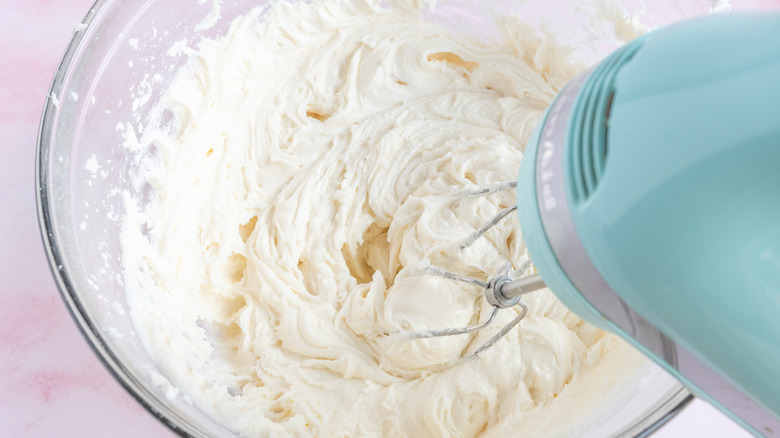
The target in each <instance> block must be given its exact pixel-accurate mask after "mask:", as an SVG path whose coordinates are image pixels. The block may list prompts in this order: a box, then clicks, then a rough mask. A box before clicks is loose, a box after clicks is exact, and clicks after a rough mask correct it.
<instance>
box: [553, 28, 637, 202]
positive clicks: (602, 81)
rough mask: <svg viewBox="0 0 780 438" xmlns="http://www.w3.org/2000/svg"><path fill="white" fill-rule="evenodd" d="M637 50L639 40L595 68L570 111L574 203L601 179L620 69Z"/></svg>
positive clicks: (570, 168) (570, 159)
mask: <svg viewBox="0 0 780 438" xmlns="http://www.w3.org/2000/svg"><path fill="white" fill-rule="evenodd" d="M640 47H641V43H640V41H636V42H635V43H630V44H627V45H625V46H623V47H622V48H620V49H618V50H617V51H616V52H614V53H613V54H612V55H610V56H609V57H608V58H607V59H605V60H604V61H602V63H601V64H600V65H599V66H598V67H596V69H595V70H594V71H593V73H591V75H590V77H589V78H588V79H587V80H586V82H585V84H584V85H583V87H582V89H581V90H580V95H579V98H578V99H577V103H576V104H575V107H574V108H573V118H572V122H573V123H574V125H573V128H574V129H572V130H570V132H571V141H572V142H573V144H572V145H571V146H572V147H571V149H570V150H571V154H570V157H569V171H570V173H569V174H570V175H571V180H570V181H569V184H568V186H569V190H570V193H571V194H572V198H573V199H574V200H575V202H578V203H581V202H585V201H587V200H588V198H590V196H591V195H592V194H593V193H594V192H595V191H596V189H597V187H598V185H599V182H600V181H601V179H602V177H603V176H604V171H605V169H606V166H607V159H608V157H609V116H610V111H611V109H612V103H613V100H614V99H615V80H616V77H617V74H618V72H619V71H620V68H621V67H622V66H623V65H624V64H625V63H626V62H628V61H629V60H630V59H631V58H632V57H633V56H634V54H635V53H636V51H637V50H638V49H639V48H640Z"/></svg>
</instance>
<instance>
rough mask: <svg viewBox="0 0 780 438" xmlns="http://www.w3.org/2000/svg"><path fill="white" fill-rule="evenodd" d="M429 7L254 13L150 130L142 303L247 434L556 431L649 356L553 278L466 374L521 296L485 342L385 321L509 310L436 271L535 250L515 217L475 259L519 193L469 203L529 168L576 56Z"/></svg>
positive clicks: (168, 348)
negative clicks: (432, 14)
mask: <svg viewBox="0 0 780 438" xmlns="http://www.w3.org/2000/svg"><path fill="white" fill-rule="evenodd" d="M403 3H414V2H403ZM413 6H414V5H407V7H405V8H393V9H387V8H384V7H380V6H378V5H376V4H374V3H373V2H368V1H365V0H363V1H360V0H355V1H342V2H333V1H315V2H314V4H313V5H306V4H303V3H296V4H286V3H278V4H276V5H275V6H273V7H272V8H270V9H269V10H267V11H265V13H263V14H262V18H259V15H260V14H261V10H260V9H256V10H254V11H253V12H251V13H249V14H248V15H246V16H244V17H242V18H240V19H237V20H236V21H235V22H234V23H233V25H232V26H231V28H230V31H229V33H228V34H227V35H226V36H224V37H222V38H220V39H217V40H207V41H203V42H201V43H200V44H199V45H198V47H197V49H195V50H193V53H192V58H191V62H190V63H189V64H188V66H187V68H186V69H185V70H183V71H182V72H180V73H179V75H178V76H177V78H176V79H175V80H174V82H173V83H172V85H171V87H170V90H168V92H167V94H166V95H165V97H164V100H163V101H162V102H161V106H160V109H161V110H162V114H163V116H161V120H171V119H172V120H173V122H167V123H168V124H167V125H165V127H164V129H157V130H155V129H153V128H151V127H150V126H152V125H153V124H150V125H147V128H146V129H145V132H144V136H145V139H146V140H147V141H149V140H151V141H152V142H153V143H154V144H155V147H156V148H157V151H158V153H159V157H160V165H159V166H158V167H156V168H154V169H153V170H152V172H151V173H150V174H149V175H148V179H149V181H150V182H151V184H152V185H153V187H154V189H155V191H156V193H157V200H156V201H155V202H154V203H153V204H152V205H151V206H149V207H148V208H147V209H146V210H145V211H144V212H143V213H142V212H137V211H135V210H134V208H133V203H132V202H128V204H127V205H128V210H129V211H128V216H127V224H128V227H127V232H126V234H125V236H124V241H123V246H124V251H125V254H124V255H125V259H126V260H129V261H130V262H128V275H127V283H128V294H129V304H130V306H131V311H132V315H133V318H134V320H135V321H136V325H137V327H138V332H139V334H140V336H142V337H143V338H144V339H145V341H146V343H147V344H148V348H149V350H150V351H151V353H152V354H153V356H154V357H155V358H156V360H157V361H158V362H159V363H160V366H161V368H162V369H163V370H164V372H165V373H166V375H167V377H168V378H169V379H170V380H171V381H172V382H173V383H174V384H175V385H177V386H178V387H180V388H181V391H182V392H183V393H184V394H186V395H187V396H189V397H191V398H192V400H193V402H195V403H196V404H197V405H199V406H200V407H201V408H202V409H204V410H206V411H207V412H210V413H212V414H213V415H214V416H215V417H217V418H219V419H220V421H222V422H224V423H225V424H227V425H228V427H230V428H232V429H234V430H236V431H239V432H241V433H245V434H247V435H257V436H267V435H268V434H272V435H274V436H275V435H276V434H279V435H290V436H310V435H311V436H323V437H325V436H410V437H419V436H473V435H476V434H482V435H484V436H516V437H518V436H529V437H536V436H557V435H560V434H566V433H570V432H571V430H572V428H573V427H576V424H577V422H578V421H579V419H582V418H585V417H586V416H587V415H588V414H589V412H590V411H591V410H592V409H595V407H596V406H599V405H601V404H603V403H604V397H606V396H607V394H609V392H610V391H611V390H612V388H614V387H618V386H620V384H621V382H624V381H626V380H628V379H632V378H635V373H636V370H637V369H638V368H639V366H640V364H641V363H642V359H641V358H640V357H639V355H638V354H637V353H635V352H634V351H633V350H631V349H630V348H629V347H628V346H626V345H625V344H623V343H622V342H621V341H619V340H618V339H617V338H615V337H613V336H611V335H605V334H604V333H602V332H600V331H599V330H597V329H595V328H593V327H591V326H589V325H587V324H585V323H584V322H583V321H581V320H580V319H579V318H578V317H577V316H575V315H574V314H572V313H571V312H569V311H568V310H567V309H566V308H565V307H564V306H562V305H561V304H560V303H559V302H558V301H557V299H556V298H555V297H554V296H553V295H552V294H551V293H550V292H549V291H547V290H544V291H540V292H537V293H534V294H531V295H528V296H527V298H526V299H525V301H526V303H527V305H528V307H529V309H530V310H529V314H528V316H527V317H526V318H525V319H524V320H523V321H522V322H521V324H520V326H519V328H515V329H514V330H512V331H511V332H510V333H509V334H508V335H507V336H506V337H505V338H504V339H502V340H501V341H500V342H499V343H497V344H496V345H495V346H493V347H492V348H490V349H488V350H487V351H486V352H484V353H483V354H482V355H481V356H480V357H478V358H476V359H474V360H468V361H464V362H460V363H456V364H455V365H451V364H449V363H450V362H451V361H452V360H453V359H455V358H457V357H459V356H460V355H461V354H462V353H464V352H468V351H470V350H471V349H473V348H475V347H476V346H478V345H479V344H481V343H482V342H483V341H484V340H485V339H487V338H488V337H489V336H491V335H492V334H494V333H495V331H496V330H497V329H498V328H499V327H501V326H502V325H503V324H505V323H506V322H507V321H508V320H510V319H511V318H512V317H513V316H514V315H515V314H516V312H515V310H512V309H509V310H506V311H502V312H501V313H500V318H499V321H497V322H496V323H494V324H493V325H492V326H491V328H489V329H486V330H483V331H482V332H480V333H479V334H477V335H472V336H456V337H449V338H440V339H429V340H408V339H406V338H404V337H403V336H398V335H389V336H388V335H387V333H397V332H399V331H403V330H410V329H422V328H443V327H457V326H463V325H469V324H473V323H475V322H477V321H478V320H480V319H482V318H485V317H486V316H487V314H488V313H489V311H490V306H489V305H488V304H487V303H486V302H485V301H484V298H483V297H482V293H481V291H480V290H479V289H478V288H476V287H473V286H468V285H464V284H461V283H456V282H453V281H450V280H446V279H443V278H439V277H434V276H431V275H426V274H424V273H422V272H421V267H422V266H425V265H426V264H433V265H435V266H438V267H441V268H443V269H448V270H452V271H456V272H459V273H461V274H464V275H470V276H473V277H478V278H486V277H487V276H488V275H491V274H493V273H494V272H495V271H496V269H497V268H498V266H499V265H500V264H501V263H502V262H504V261H507V260H509V261H512V262H513V263H514V264H515V266H520V265H521V264H522V263H523V262H525V261H527V258H528V256H527V254H526V251H525V247H524V245H523V240H522V237H521V235H520V230H519V229H518V224H517V219H516V218H514V217H512V218H510V219H507V220H505V221H504V222H503V223H501V224H500V225H499V226H497V227H495V228H494V229H492V230H491V231H490V232H488V233H487V235H486V236H485V237H484V238H481V239H480V240H478V241H477V243H476V244H475V245H474V246H473V247H471V248H469V249H466V250H464V251H462V252H461V251H459V250H458V249H457V242H458V241H459V240H460V239H462V238H464V237H465V236H467V235H468V234H469V233H471V232H472V231H474V230H475V229H476V228H478V227H479V226H480V225H481V224H482V223H483V222H485V221H486V220H487V219H488V218H489V217H491V216H493V215H494V214H495V213H496V212H498V211H499V210H501V209H502V208H504V207H506V206H508V205H511V204H512V203H514V199H513V197H514V193H512V192H506V193H501V194H497V195H495V196H490V197H486V198H479V199H473V198H472V199H462V198H459V197H458V196H457V194H458V193H461V192H463V191H465V190H473V189H475V188H479V187H485V186H487V185H490V184H492V183H496V182H503V181H510V180H513V179H514V178H515V174H516V171H517V169H518V167H519V164H520V160H521V159H522V155H523V154H522V150H523V149H524V146H525V143H526V141H527V139H528V138H529V136H530V135H531V132H532V130H533V129H534V127H535V126H536V124H537V123H538V122H539V121H540V118H541V116H542V114H543V112H544V110H545V109H546V107H547V106H548V104H549V103H550V101H551V99H552V98H553V97H554V96H555V95H556V94H557V92H558V91H559V90H560V89H561V88H562V86H563V85H564V84H565V83H567V82H568V80H569V79H570V78H571V77H572V75H573V74H574V72H575V71H576V70H577V68H576V67H575V66H571V65H568V64H567V63H566V62H565V59H564V57H563V55H564V54H565V52H564V51H561V50H560V49H559V48H556V46H555V45H554V44H552V43H551V42H550V41H549V40H546V41H545V40H542V39H541V38H539V37H537V36H534V35H533V34H532V33H531V32H529V31H526V30H525V28H524V27H523V26H521V25H520V24H519V23H517V22H516V21H515V20H510V19H506V20H503V21H502V23H503V29H502V30H503V34H504V36H505V41H504V42H502V43H500V44H498V43H496V44H492V45H486V44H483V43H477V42H475V41H471V40H469V39H466V38H463V37H460V36H457V35H453V34H451V33H449V32H448V31H446V30H445V29H444V28H443V27H441V26H439V25H436V24H432V23H428V22H425V21H422V20H421V19H420V12H419V10H418V9H417V8H415V7H413ZM171 116H172V117H171ZM131 140H132V141H133V144H134V145H137V140H135V138H132V139H131ZM134 147H135V146H134ZM139 269H140V270H139ZM174 394H175V393H174Z"/></svg>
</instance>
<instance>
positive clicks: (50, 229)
mask: <svg viewBox="0 0 780 438" xmlns="http://www.w3.org/2000/svg"><path fill="white" fill-rule="evenodd" d="M154 1H156V0H147V1H146V2H145V3H146V4H148V3H149V2H154ZM114 3H116V0H96V1H95V2H94V3H93V4H92V6H91V7H90V9H89V11H88V12H87V13H86V15H85V16H84V18H83V19H82V20H81V22H80V24H79V25H77V28H76V29H74V32H73V36H72V37H71V40H70V42H69V43H68V46H67V48H66V49H65V52H64V54H63V55H62V58H61V59H60V62H59V64H58V66H57V69H56V70H55V73H54V76H53V78H52V81H51V85H50V86H49V89H48V92H47V94H46V99H45V102H44V105H43V110H42V113H41V118H40V123H39V126H38V137H37V141H36V150H35V154H36V155H35V174H34V178H35V192H36V196H35V197H36V209H37V215H38V228H39V232H40V235H41V240H42V242H43V246H44V250H45V253H46V259H47V262H48V265H49V270H50V271H51V274H52V277H54V281H55V284H56V285H57V289H58V291H59V294H60V296H61V298H62V300H63V301H64V302H65V305H66V307H67V309H68V313H69V314H70V316H71V318H72V319H73V321H74V322H75V323H76V326H77V327H78V329H79V331H80V332H81V334H82V336H84V338H85V339H86V340H87V344H89V346H90V348H91V349H92V351H93V353H94V354H95V355H96V356H97V358H98V360H99V361H100V362H101V363H102V364H103V366H104V367H105V368H106V369H107V370H108V372H109V374H110V375H111V376H112V377H113V378H114V380H116V381H117V382H118V383H119V384H120V385H121V386H122V388H124V390H125V391H126V392H127V393H128V394H129V395H130V396H131V397H132V398H133V399H134V400H135V401H136V402H138V403H139V404H140V405H141V406H143V408H144V409H145V410H146V411H147V412H148V413H150V414H151V415H152V416H153V417H154V418H156V419H157V420H158V421H159V422H160V423H162V424H163V425H165V426H166V427H167V428H168V429H169V430H171V431H172V432H174V433H175V434H177V435H179V436H182V437H189V436H193V437H204V438H208V436H207V435H204V434H203V433H201V432H200V431H199V430H196V429H194V428H192V426H191V425H190V424H189V423H188V422H187V421H186V420H185V419H183V418H181V416H180V415H178V414H177V413H176V412H175V411H173V410H171V409H170V408H169V406H168V404H166V403H164V402H163V401H162V400H161V399H160V398H158V397H157V396H156V395H155V394H153V393H152V392H150V391H148V390H147V389H146V388H145V387H144V385H143V384H141V383H140V382H139V381H138V379H137V378H136V376H135V375H134V374H133V373H131V372H130V371H129V370H128V369H127V368H126V367H125V366H124V365H123V364H122V362H121V361H120V360H119V358H118V357H117V355H116V354H115V353H114V351H113V350H112V349H111V348H110V347H109V345H108V344H107V343H106V342H105V339H104V336H103V335H102V334H101V331H100V330H99V329H98V327H97V324H95V322H94V321H93V320H92V318H90V316H89V314H88V313H87V312H86V311H85V310H84V307H83V306H82V303H81V301H80V299H79V297H78V293H77V292H76V288H75V286H74V283H73V282H72V281H71V278H70V276H69V274H68V272H67V268H66V263H65V257H64V254H63V252H62V251H61V249H60V247H59V245H58V244H57V242H58V238H57V228H56V227H55V223H54V219H53V216H52V209H53V207H52V199H53V197H52V196H51V193H50V189H49V174H48V173H47V171H46V170H47V169H48V168H49V166H48V165H49V164H50V160H49V157H50V154H48V153H47V152H49V151H50V149H51V145H52V144H53V140H54V139H53V137H52V133H53V128H54V122H55V121H56V119H57V114H58V112H59V104H58V103H56V99H58V98H60V97H62V96H63V94H62V89H63V87H64V80H63V79H64V77H65V75H66V73H68V72H69V71H71V68H72V67H73V66H74V65H75V64H74V61H75V58H76V54H77V53H78V52H79V50H80V49H81V48H82V47H83V46H84V44H85V36H86V33H85V32H84V30H85V29H88V28H89V27H90V25H91V24H92V22H93V20H94V19H95V18H96V17H97V16H98V15H100V14H101V13H102V12H103V11H104V9H106V8H108V7H110V6H111V5H113V4H114ZM693 399H694V396H693V394H691V393H690V391H688V390H687V389H686V388H685V387H684V386H683V385H680V387H679V388H678V390H677V391H676V392H675V393H674V394H673V395H672V396H671V397H669V398H668V399H667V400H666V401H664V402H663V403H660V404H659V405H658V406H656V408H655V409H654V410H653V411H651V412H650V414H649V415H647V416H646V417H644V418H643V419H642V420H641V421H639V422H637V423H634V424H632V425H629V426H627V427H626V428H624V429H623V430H621V431H620V432H619V433H618V436H626V435H625V434H631V435H630V436H634V437H638V438H643V437H647V436H650V435H651V434H652V433H653V432H655V431H656V430H658V429H659V428H660V427H661V426H663V425H664V424H666V423H667V422H668V421H669V420H671V419H672V418H673V417H674V416H675V415H677V414H678V413H680V412H681V411H682V410H683V409H684V408H685V407H687V406H688V405H689V404H690V402H691V401H692V400H693ZM177 420H178V421H177Z"/></svg>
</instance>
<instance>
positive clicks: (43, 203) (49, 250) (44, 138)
mask: <svg viewBox="0 0 780 438" xmlns="http://www.w3.org/2000/svg"><path fill="white" fill-rule="evenodd" d="M110 3H111V0H96V1H95V3H93V4H92V6H91V7H90V9H89V11H88V12H87V14H86V15H85V16H84V18H83V19H82V20H81V22H80V24H79V25H77V28H75V29H74V31H73V36H72V37H71V40H70V42H69V43H68V46H67V48H66V49H65V52H64V54H63V55H62V58H61V59H60V62H59V64H58V66H57V69H56V70H55V73H54V77H53V78H52V81H51V85H50V86H49V90H48V92H47V93H46V100H45V102H44V105H43V110H42V112H41V119H40V123H39V126H38V138H37V141H36V150H35V175H34V178H35V195H36V196H35V198H36V209H37V213H38V229H39V231H40V234H41V239H42V242H43V246H44V251H45V253H46V260H47V262H48V265H49V270H50V271H51V273H52V277H54V281H55V284H56V285H57V289H58V290H59V293H60V296H61V297H62V299H63V301H64V302H65V304H66V307H67V309H68V313H69V314H70V316H71V317H72V318H73V321H74V322H75V323H76V326H77V327H78V329H79V331H80V332H81V334H82V335H83V336H84V338H85V339H86V340H87V344H89V347H90V348H91V349H92V352H93V353H94V354H95V355H96V356H97V358H98V360H99V361H100V362H101V363H102V364H103V366H104V367H105V368H106V369H107V370H108V372H109V374H110V375H111V376H112V377H113V378H114V380H116V381H117V382H118V383H119V384H120V385H121V386H122V387H123V388H124V390H125V391H126V392H127V393H128V394H129V395H130V396H131V397H132V398H133V399H134V400H135V401H136V402H138V403H139V404H140V405H141V406H143V407H144V409H146V411H147V412H149V413H150V414H152V416H153V417H154V418H156V419H157V420H158V421H160V422H161V423H162V424H163V425H165V426H166V427H168V428H169V429H170V430H171V431H172V432H174V433H176V434H177V435H179V436H183V437H186V436H202V435H201V434H198V433H197V431H195V430H191V428H188V427H187V426H186V424H187V423H186V422H182V423H181V424H180V423H177V422H175V421H174V418H177V417H178V415H176V414H175V413H174V412H172V411H171V410H170V409H169V408H168V407H167V406H166V405H165V404H164V403H162V401H161V400H160V399H159V398H158V397H156V396H155V395H154V394H152V393H151V392H149V391H148V390H146V389H145V388H144V387H143V385H141V383H140V382H139V381H138V380H137V379H136V378H135V376H134V375H133V374H132V373H131V372H130V371H129V370H128V369H127V368H126V367H125V366H124V365H122V362H121V361H120V360H119V358H118V357H117V356H116V354H115V353H114V352H113V351H112V350H111V348H110V347H109V346H108V345H107V344H106V342H105V340H104V337H103V335H102V334H101V332H100V330H99V329H98V327H97V325H96V324H95V322H94V321H93V320H92V318H90V316H89V314H88V313H87V312H85V311H84V308H83V306H82V304H81V301H80V300H79V297H78V294H77V293H76V291H75V286H74V284H73V282H72V281H71V279H70V276H69V273H68V272H67V269H66V267H65V266H66V265H65V257H64V255H63V253H62V251H61V250H60V247H59V245H58V244H57V242H58V239H57V228H56V227H55V226H54V220H53V216H52V196H51V194H50V190H49V175H48V173H47V172H46V171H45V169H48V164H49V162H50V160H49V154H47V153H46V152H48V151H49V150H50V149H51V144H52V142H53V138H52V132H53V127H54V125H53V123H54V121H55V119H56V116H57V114H58V112H59V104H58V103H56V99H58V98H60V97H61V96H63V94H62V93H61V91H62V89H63V86H64V81H63V79H64V76H65V74H66V73H67V72H68V71H70V69H71V67H72V66H73V65H74V60H75V55H76V54H77V53H78V51H79V49H80V48H81V47H82V45H83V44H84V39H85V32H84V29H86V28H88V27H89V26H90V24H91V23H92V21H93V20H94V19H95V17H96V16H97V15H98V14H99V13H100V12H102V11H103V10H104V9H105V8H106V7H107V6H108V5H110Z"/></svg>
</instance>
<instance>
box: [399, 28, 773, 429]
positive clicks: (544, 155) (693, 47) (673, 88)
mask: <svg viewBox="0 0 780 438" xmlns="http://www.w3.org/2000/svg"><path fill="white" fill-rule="evenodd" d="M515 186H516V187H517V201H518V205H517V206H515V207H511V208H509V209H507V210H505V211H503V212H501V213H500V214H499V215H498V216H496V218H494V219H493V220H492V221H490V222H489V223H488V224H486V225H485V226H484V227H483V228H482V229H481V230H478V231H477V232H476V233H475V234H474V235H472V236H470V237H469V238H468V239H467V240H466V241H465V243H464V245H463V246H467V245H469V244H471V243H473V241H474V240H475V239H477V238H478V237H479V236H480V235H481V234H483V233H484V232H485V231H486V230H487V229H488V228H489V227H490V226H492V225H494V224H495V223H496V222H498V221H499V220H501V219H502V218H503V217H505V216H507V215H509V214H510V213H512V212H513V211H514V210H517V212H518V213H519V217H520V223H521V226H522V232H523V237H524V239H525V242H526V245H527V247H528V251H529V253H530V255H531V257H532V258H533V260H534V263H535V265H536V267H537V269H538V271H539V273H540V275H532V276H528V277H524V278H515V277H513V276H512V275H511V274H510V268H509V266H508V265H507V266H505V267H504V268H502V269H501V270H500V271H499V272H498V273H496V275H495V276H493V277H492V278H490V279H488V281H486V282H482V281H479V280H475V279H470V278H465V277H461V276H459V275H457V274H454V273H450V272H445V271H442V270H439V269H437V268H430V269H429V272H430V273H432V274H436V275H441V276H445V277H448V278H452V279H456V280H464V281H468V282H471V283H475V284H478V285H480V286H482V287H484V288H485V295H486V298H487V300H488V302H489V303H490V304H492V305H493V306H494V311H493V314H492V316H491V318H490V319H489V320H488V321H485V322H483V323H480V324H479V325H476V326H473V327H464V328H457V329H444V330H427V331H423V332H415V333H414V336H415V337H418V338H422V337H436V336H448V335H454V334H462V333H471V332H473V331H476V330H479V329H482V328H484V327H486V326H487V325H488V324H489V323H490V322H491V321H492V319H493V317H495V315H496V312H497V311H498V310H499V309H501V308H505V307H511V306H520V307H522V311H521V312H520V313H519V314H518V316H517V317H516V318H515V319H514V320H513V321H512V322H511V323H510V324H509V325H507V326H505V327H504V328H503V329H501V331H500V332H499V333H498V334H496V335H495V336H494V337H493V338H491V340H489V341H488V342H487V343H486V344H484V345H483V346H481V347H479V349H477V350H476V351H475V352H474V353H472V354H475V355H476V354H479V353H480V352H481V351H482V350H484V349H485V348H488V347H489V346H490V345H492V344H493V343H495V342H496V341H497V340H498V339H500V338H501V336H503V335H504V334H505V333H506V332H507V331H508V330H510V329H511V328H512V327H513V326H514V325H516V324H517V323H519V322H520V320H521V319H522V318H523V316H524V315H525V312H526V310H527V309H526V307H525V305H524V304H523V303H522V302H521V301H520V298H521V296H522V295H523V294H525V293H529V292H533V291H535V290H538V289H540V288H542V287H544V286H545V283H546V285H548V286H549V287H550V289H551V290H552V291H553V292H554V293H555V294H556V296H558V298H560V299H561V300H562V301H563V303H564V304H565V305H566V306H568V307H569V308H570V309H571V310H572V311H574V312H575V313H576V314H577V315H579V316H580V317H582V318H583V319H585V320H586V321H588V322H590V323H592V324H594V325H596V326H598V327H600V328H602V329H604V330H608V331H611V332H614V333H617V334H619V335H620V336H622V337H623V338H625V339H626V340H628V341H629V342H630V343H631V344H633V345H634V346H635V347H636V348H638V349H640V350H641V351H642V352H644V353H645V354H646V355H647V356H649V357H650V358H652V359H653V360H655V361H656V362H657V363H659V364H661V365H662V366H663V367H664V368H665V369H666V370H667V371H669V372H670V373H672V374H673V375H674V376H676V377H677V378H678V379H679V380H680V381H682V382H683V383H684V384H685V385H686V386H687V387H688V388H689V389H690V390H691V391H692V392H693V393H694V394H696V395H698V396H700V397H702V398H704V399H706V400H708V401H709V402H711V403H712V404H714V405H715V406H717V407H718V408H720V409H721V410H723V411H724V412H726V413H727V414H729V415H730V416H732V417H733V418H734V419H735V420H736V421H738V422H739V423H740V424H742V425H743V426H744V427H745V428H746V429H748V430H749V431H751V432H752V433H753V434H755V435H764V436H768V437H772V436H777V437H780V14H777V13H775V14H770V15H740V14H729V15H718V16H710V17H704V18H699V19H695V20H691V21H688V22H684V23H680V24H677V25H673V26H670V27H667V28H663V29H660V30H657V31H655V32H653V33H651V34H648V35H646V36H644V37H642V38H640V39H638V40H636V41H633V42H632V43H630V44H627V45H625V46H624V47H622V48H621V49H619V50H618V51H616V52H615V53H613V54H612V55H610V56H609V57H607V58H606V59H605V60H603V61H602V62H601V63H600V64H598V65H596V66H594V67H593V68H591V69H589V70H588V71H586V72H584V73H582V74H581V75H579V76H578V77H576V78H575V79H574V80H573V81H572V82H571V83H570V84H569V85H568V86H567V87H566V88H565V89H564V90H563V91H562V92H561V93H560V94H559V95H558V96H557V97H556V99H555V100H554V102H553V103H552V105H551V106H550V108H549V109H548V110H547V113H546V114H545V117H544V120H543V122H542V123H541V125H540V126H539V127H538V128H537V130H536V132H535V134H534V135H533V136H532V138H531V140H530V141H529V143H528V145H527V147H526V151H525V156H524V159H523V163H522V165H521V168H520V173H519V177H518V182H517V183H516V184H515V183H507V184H504V185H499V186H497V187H493V188H488V189H485V190H483V191H481V192H478V193H474V194H473V195H486V194H490V193H493V192H495V191H497V190H501V189H509V188H511V187H515ZM520 271H521V270H520ZM542 279H543V280H542Z"/></svg>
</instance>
